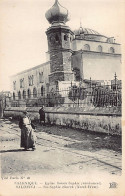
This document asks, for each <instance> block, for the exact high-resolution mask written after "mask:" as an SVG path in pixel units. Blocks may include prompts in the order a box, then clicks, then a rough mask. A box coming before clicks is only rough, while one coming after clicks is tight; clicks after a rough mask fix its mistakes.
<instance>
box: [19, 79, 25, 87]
mask: <svg viewBox="0 0 125 196" xmlns="http://www.w3.org/2000/svg"><path fill="white" fill-rule="evenodd" d="M20 88H24V78H23V79H20Z"/></svg>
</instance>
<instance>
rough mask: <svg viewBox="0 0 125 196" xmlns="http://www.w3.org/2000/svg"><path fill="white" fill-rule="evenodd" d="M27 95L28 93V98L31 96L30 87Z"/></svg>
mask: <svg viewBox="0 0 125 196" xmlns="http://www.w3.org/2000/svg"><path fill="white" fill-rule="evenodd" d="M27 95H28V98H31V90H30V89H28V91H27Z"/></svg>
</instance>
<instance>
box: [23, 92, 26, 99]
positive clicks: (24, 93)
mask: <svg viewBox="0 0 125 196" xmlns="http://www.w3.org/2000/svg"><path fill="white" fill-rule="evenodd" d="M23 99H26V91H24V90H23Z"/></svg>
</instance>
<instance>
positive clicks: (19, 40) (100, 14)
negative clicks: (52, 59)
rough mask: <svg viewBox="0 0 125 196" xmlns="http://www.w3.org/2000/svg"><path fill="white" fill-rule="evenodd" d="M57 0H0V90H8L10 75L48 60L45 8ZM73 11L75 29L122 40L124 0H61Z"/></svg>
mask: <svg viewBox="0 0 125 196" xmlns="http://www.w3.org/2000/svg"><path fill="white" fill-rule="evenodd" d="M54 1H55V0H11V1H10V0H0V26H1V29H0V55H1V56H0V91H1V90H9V76H11V75H13V74H16V73H18V72H20V71H23V70H25V69H28V68H31V67H32V66H35V65H39V64H41V63H44V62H45V61H46V55H45V52H46V51H47V39H46V34H45V31H46V29H47V28H48V27H49V23H48V22H47V20H46V18H45V12H46V11H47V10H48V9H49V8H50V7H51V6H52V5H53V4H54ZM59 2H60V4H61V5H63V6H64V7H66V8H67V9H68V10H69V12H70V15H71V20H70V21H69V22H68V23H67V25H69V26H70V27H71V29H72V30H74V29H76V28H78V27H79V26H80V20H81V23H82V26H83V27H85V28H90V29H93V30H95V31H97V32H99V33H101V34H103V35H106V36H109V37H112V36H114V37H115V39H116V42H118V43H122V36H123V21H122V19H124V18H125V2H123V1H121V0H59Z"/></svg>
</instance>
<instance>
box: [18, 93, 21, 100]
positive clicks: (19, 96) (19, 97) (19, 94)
mask: <svg viewBox="0 0 125 196" xmlns="http://www.w3.org/2000/svg"><path fill="white" fill-rule="evenodd" d="M18 99H19V100H20V99H21V92H20V91H19V92H18Z"/></svg>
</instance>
